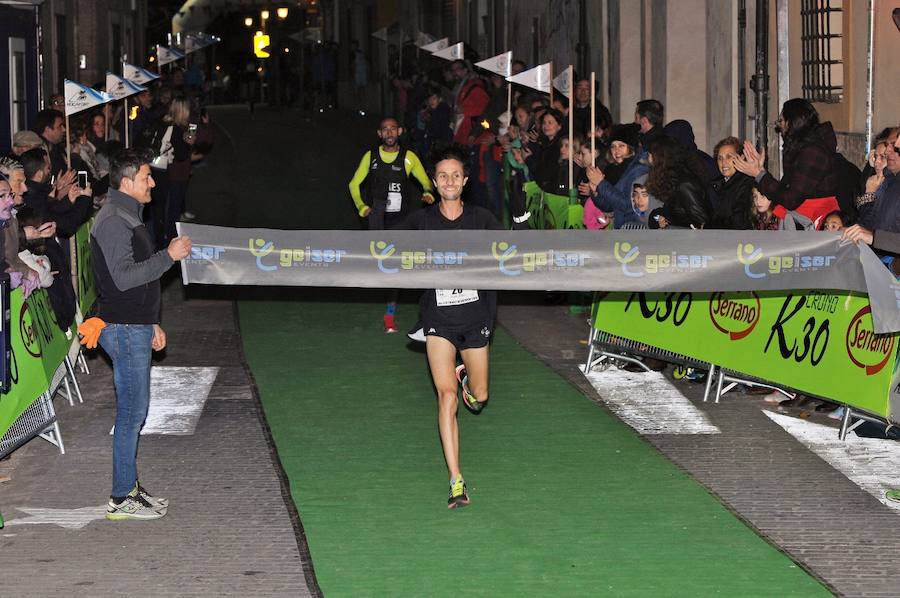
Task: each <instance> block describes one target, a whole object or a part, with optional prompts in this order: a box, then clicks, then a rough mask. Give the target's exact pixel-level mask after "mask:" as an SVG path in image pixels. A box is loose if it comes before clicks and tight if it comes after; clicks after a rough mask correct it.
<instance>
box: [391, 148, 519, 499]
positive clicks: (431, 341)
mask: <svg viewBox="0 0 900 598" xmlns="http://www.w3.org/2000/svg"><path fill="white" fill-rule="evenodd" d="M467 155H468V152H467V151H466V149H465V148H464V147H462V146H460V145H457V144H453V145H451V146H449V147H447V148H445V149H438V150H437V151H436V152H435V154H434V156H433V158H434V159H433V160H432V162H433V163H434V184H435V186H436V187H437V192H438V195H440V201H439V202H438V203H436V204H434V205H432V206H429V207H427V208H425V209H424V210H419V211H417V212H416V213H414V214H412V215H411V216H410V217H409V218H408V219H407V220H406V222H404V223H403V226H402V228H404V229H412V230H501V229H502V227H501V226H500V223H499V222H498V221H497V219H496V218H495V217H494V215H493V214H491V212H490V211H488V210H487V209H485V208H482V207H480V206H475V205H464V203H463V201H462V200H461V199H460V197H461V196H462V192H463V188H464V187H465V185H466V181H468V176H467V173H466V156H467ZM420 305H421V308H422V325H423V327H424V329H425V335H426V338H425V351H426V353H427V355H428V366H429V368H430V370H431V378H432V381H433V382H434V387H435V390H436V391H437V398H438V429H439V430H440V435H441V445H442V446H443V451H444V459H445V460H446V462H447V470H448V472H449V474H450V497H449V498H448V500H447V507H448V508H450V509H455V508H458V507H464V506H466V505H468V504H469V495H468V491H467V489H466V482H465V480H464V479H463V476H462V473H461V471H460V467H459V425H458V422H457V418H456V411H457V406H458V398H457V395H458V393H459V390H460V387H461V389H462V392H461V394H462V401H463V404H464V405H465V406H466V408H467V409H469V410H470V411H472V412H473V413H476V414H477V413H480V412H481V410H482V409H483V408H484V405H485V403H486V402H487V400H488V357H489V353H488V351H489V343H490V340H491V335H492V334H493V330H494V319H495V318H496V314H497V292H496V291H478V290H470V289H433V290H429V291H426V292H425V294H424V296H423V297H422V301H421V302H420ZM457 354H459V355H460V357H461V358H462V365H460V366H457V365H456V360H457Z"/></svg>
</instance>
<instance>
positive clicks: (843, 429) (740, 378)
mask: <svg viewBox="0 0 900 598" xmlns="http://www.w3.org/2000/svg"><path fill="white" fill-rule="evenodd" d="M595 304H596V302H595ZM595 316H596V314H594V313H592V314H591V328H590V335H589V337H588V338H589V339H590V341H589V342H588V356H587V361H586V362H585V364H584V368H583V369H584V372H585V373H586V374H587V373H590V372H591V370H593V369H594V368H595V367H601V369H606V368H608V367H610V366H616V367H623V366H624V365H625V364H626V363H633V364H637V365H638V366H640V367H642V368H644V370H646V371H648V372H649V371H651V370H650V368H648V367H647V366H646V365H645V364H644V362H642V361H641V360H640V359H638V357H649V358H652V359H659V360H661V361H665V362H667V363H672V364H676V365H680V366H683V367H691V368H696V369H700V370H706V372H707V375H706V387H705V389H704V391H703V402H704V403H705V402H707V401H708V400H709V396H710V392H711V391H712V390H713V379H715V380H716V382H715V393H714V395H713V402H715V403H719V402H720V401H721V399H722V396H724V395H725V393H727V392H729V391H731V390H733V389H734V388H735V387H737V386H738V385H743V386H750V387H762V388H771V389H772V391H773V392H779V393H781V394H783V395H784V396H785V397H787V398H788V399H793V398H795V397H796V396H797V395H798V391H796V390H794V389H791V388H785V387H781V386H775V385H774V384H772V383H771V382H769V381H767V380H763V379H762V378H757V377H754V376H748V375H746V374H743V373H741V372H736V371H734V370H729V369H725V368H722V367H719V366H717V365H715V364H714V363H707V362H703V361H699V360H697V359H694V358H692V357H689V356H687V355H682V354H680V353H675V352H673V351H667V350H665V349H661V348H659V347H654V346H652V345H648V344H647V343H642V342H638V341H634V340H631V339H628V338H625V337H622V336H616V335H613V334H610V333H608V332H604V331H603V330H598V329H597V328H596V327H595V326H594V322H595V321H596V317H595ZM803 394H804V395H805V396H809V397H811V398H818V399H820V400H828V401H831V399H824V398H822V397H817V396H815V395H811V394H809V393H806V392H804V393H803ZM831 402H833V401H831ZM842 407H843V408H844V413H843V416H842V418H841V425H840V429H839V431H838V436H839V438H840V439H841V440H846V438H847V434H848V433H849V432H852V431H853V430H855V429H856V428H858V427H859V426H860V425H862V424H863V423H865V422H871V423H874V424H879V425H884V426H885V432H887V430H889V429H890V428H891V427H893V425H894V424H892V423H891V422H890V421H888V420H887V419H885V418H882V417H879V416H876V415H872V414H870V413H866V412H864V411H860V410H858V409H852V408H851V407H850V406H848V405H842Z"/></svg>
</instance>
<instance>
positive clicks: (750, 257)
mask: <svg viewBox="0 0 900 598" xmlns="http://www.w3.org/2000/svg"><path fill="white" fill-rule="evenodd" d="M763 257H765V253H764V252H763V250H762V248H761V247H754V246H753V244H752V243H738V246H737V258H738V261H739V262H741V263H742V264H744V274H746V275H747V277H749V278H765V277H766V276H769V275H770V274H771V275H777V274H784V273H785V272H810V271H815V270H821V269H824V268H830V267H831V264H832V263H833V262H834V261H835V260H836V259H837V256H836V255H809V254H802V253H795V254H793V255H771V256H769V257H768V259H766V261H765V262H764V263H765V264H766V265H767V266H768V267H767V268H766V271H765V272H755V271H754V269H753V268H752V266H754V265H755V264H757V263H758V262H760V261H761V260H762V259H763Z"/></svg>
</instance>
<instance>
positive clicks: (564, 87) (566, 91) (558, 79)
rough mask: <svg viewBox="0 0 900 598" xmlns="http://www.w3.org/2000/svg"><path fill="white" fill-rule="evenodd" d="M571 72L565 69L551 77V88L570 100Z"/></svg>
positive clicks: (569, 69)
mask: <svg viewBox="0 0 900 598" xmlns="http://www.w3.org/2000/svg"><path fill="white" fill-rule="evenodd" d="M571 72H572V69H571V68H566V69H564V70H563V72H561V73H560V74H558V75H557V76H555V77H553V87H554V88H556V89H558V90H559V92H560V93H561V94H563V95H564V96H566V97H567V98H569V99H572V77H571V75H570V73H571Z"/></svg>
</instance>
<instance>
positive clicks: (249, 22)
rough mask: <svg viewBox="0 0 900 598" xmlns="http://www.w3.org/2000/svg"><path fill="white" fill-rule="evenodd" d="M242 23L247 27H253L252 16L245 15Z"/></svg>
mask: <svg viewBox="0 0 900 598" xmlns="http://www.w3.org/2000/svg"><path fill="white" fill-rule="evenodd" d="M244 25H246V26H247V27H253V17H246V18H245V19H244Z"/></svg>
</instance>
